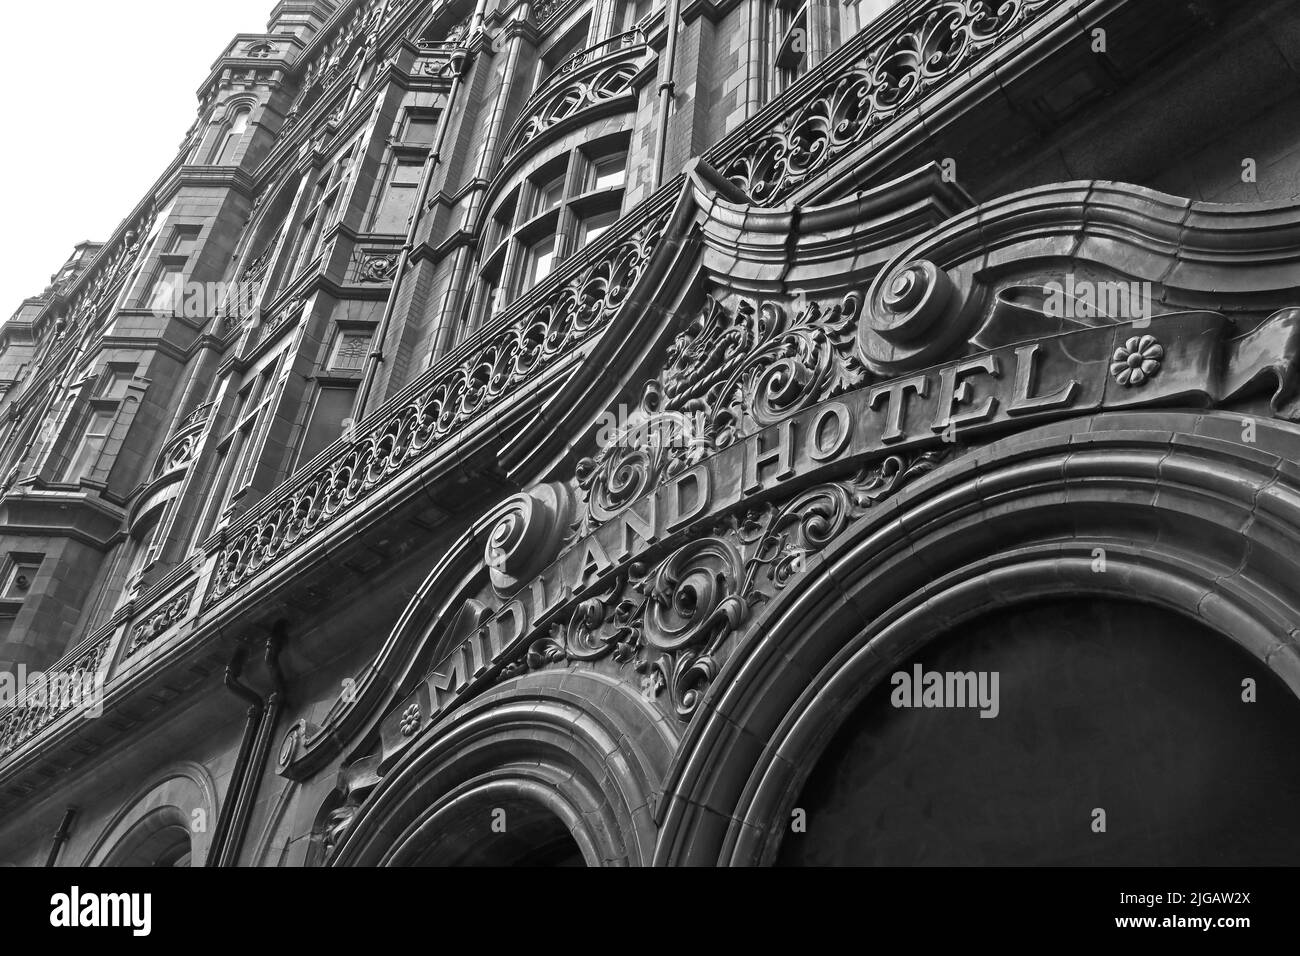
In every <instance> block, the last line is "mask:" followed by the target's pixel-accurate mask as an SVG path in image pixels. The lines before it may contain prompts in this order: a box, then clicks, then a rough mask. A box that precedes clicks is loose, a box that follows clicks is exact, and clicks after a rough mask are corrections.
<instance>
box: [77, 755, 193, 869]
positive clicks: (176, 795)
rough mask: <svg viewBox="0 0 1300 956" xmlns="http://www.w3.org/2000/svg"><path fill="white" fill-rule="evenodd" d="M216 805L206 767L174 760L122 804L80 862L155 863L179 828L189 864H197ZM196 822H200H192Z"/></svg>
mask: <svg viewBox="0 0 1300 956" xmlns="http://www.w3.org/2000/svg"><path fill="white" fill-rule="evenodd" d="M217 810H218V806H217V790H216V785H215V784H214V783H213V781H212V775H211V774H209V773H208V771H207V768H205V767H203V766H202V765H201V764H197V763H193V762H190V761H186V762H184V763H181V764H177V765H176V766H174V767H171V768H169V769H168V770H166V771H164V772H163V773H161V774H159V775H158V776H156V777H155V778H153V779H152V780H151V781H150V782H149V783H147V784H146V785H144V786H143V787H141V788H140V789H139V790H137V791H136V792H135V793H133V794H132V795H131V797H130V798H129V799H127V800H126V801H125V802H124V803H123V804H122V807H121V808H120V809H119V810H118V811H117V813H116V814H114V816H113V818H112V819H111V820H110V821H109V823H108V825H107V826H106V827H105V828H104V830H103V832H102V833H100V835H99V837H98V838H97V839H96V840H95V842H94V844H93V845H92V846H91V848H90V852H89V853H87V854H86V858H85V859H84V860H83V861H82V863H81V865H82V866H153V865H157V861H158V859H159V858H160V855H167V854H170V853H171V848H172V845H173V844H175V843H177V842H178V841H179V839H180V836H181V831H184V832H185V833H186V834H188V843H189V849H188V858H189V860H190V864H191V865H193V866H202V865H203V864H204V861H205V860H206V859H207V854H208V848H209V846H210V844H211V832H212V830H213V828H214V827H215V826H216V822H217ZM196 813H197V814H198V815H197V816H196ZM199 821H201V822H202V824H203V825H201V826H196V822H199ZM168 865H175V864H168Z"/></svg>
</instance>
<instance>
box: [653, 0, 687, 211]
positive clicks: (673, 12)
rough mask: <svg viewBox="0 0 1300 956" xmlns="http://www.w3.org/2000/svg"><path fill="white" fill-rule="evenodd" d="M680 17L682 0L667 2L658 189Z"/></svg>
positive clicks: (657, 155)
mask: <svg viewBox="0 0 1300 956" xmlns="http://www.w3.org/2000/svg"><path fill="white" fill-rule="evenodd" d="M681 17H682V0H668V13H667V14H666V15H665V20H664V23H665V24H666V25H667V27H668V46H667V49H665V50H664V60H665V64H664V65H665V68H666V70H667V78H666V79H665V80H664V81H663V82H662V83H660V84H659V148H658V149H657V150H656V153H655V184H654V188H655V189H658V188H659V187H660V186H662V185H663V184H664V169H665V167H666V166H667V162H668V157H667V155H666V153H667V152H668V115H669V113H670V112H671V111H672V107H673V94H674V93H675V92H676V90H677V84H676V82H675V81H674V79H673V77H674V76H675V75H676V73H677V25H678V21H680V20H681Z"/></svg>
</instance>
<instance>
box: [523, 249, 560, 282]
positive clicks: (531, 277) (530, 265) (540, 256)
mask: <svg viewBox="0 0 1300 956" xmlns="http://www.w3.org/2000/svg"><path fill="white" fill-rule="evenodd" d="M554 265H555V237H554V236H547V237H546V238H545V239H543V240H542V241H541V242H539V243H536V244H535V245H533V246H531V247H530V248H529V250H528V258H527V262H526V266H527V270H526V271H525V273H524V288H525V289H531V288H532V287H533V286H535V285H537V283H539V282H541V281H542V280H543V279H545V278H546V277H547V276H548V275H550V274H551V269H552V267H553V266H554Z"/></svg>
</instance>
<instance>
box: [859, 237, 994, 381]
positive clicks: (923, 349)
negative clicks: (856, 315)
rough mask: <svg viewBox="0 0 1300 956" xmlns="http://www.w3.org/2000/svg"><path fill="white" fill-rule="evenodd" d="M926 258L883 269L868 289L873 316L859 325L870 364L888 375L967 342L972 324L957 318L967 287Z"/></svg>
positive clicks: (861, 344)
mask: <svg viewBox="0 0 1300 956" xmlns="http://www.w3.org/2000/svg"><path fill="white" fill-rule="evenodd" d="M959 281H960V280H954V277H953V276H952V275H950V274H949V273H948V272H947V271H946V270H944V269H942V268H940V267H939V266H937V265H935V264H934V263H933V262H931V261H929V260H927V259H917V260H913V261H911V262H906V263H903V264H902V265H900V266H898V267H896V268H894V269H885V270H883V271H882V272H881V273H880V275H878V276H877V277H876V280H875V281H874V282H873V283H872V285H871V291H870V293H869V294H868V301H869V302H870V304H871V305H870V320H869V321H867V322H863V323H861V324H860V325H859V327H858V345H859V348H860V349H861V351H862V356H863V359H864V361H865V362H866V364H867V366H868V367H869V368H871V369H872V370H873V371H875V372H876V373H877V374H880V375H883V376H885V377H889V376H892V375H896V374H899V373H901V372H903V371H907V370H911V369H916V368H921V367H923V366H925V365H929V364H932V363H934V362H936V361H939V360H940V359H941V357H942V355H943V353H944V352H945V351H947V350H949V349H951V348H952V347H953V346H955V345H957V344H958V343H959V342H961V343H964V342H965V341H966V339H967V335H968V332H969V329H968V328H967V327H966V323H962V322H958V321H956V320H955V319H956V316H957V314H958V313H959V312H960V311H961V310H962V308H963V306H964V305H965V304H966V300H967V293H968V290H966V289H963V288H961V287H960V286H959V284H958V283H959Z"/></svg>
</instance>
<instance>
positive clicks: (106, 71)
mask: <svg viewBox="0 0 1300 956" xmlns="http://www.w3.org/2000/svg"><path fill="white" fill-rule="evenodd" d="M274 7H275V0H113V2H105V0H60V2H57V3H55V2H45V3H27V2H23V3H9V4H6V5H5V11H4V17H5V26H6V35H7V36H9V37H10V42H9V43H7V44H6V50H5V54H4V56H3V57H0V129H3V130H4V134H3V135H4V142H3V148H0V216H3V220H4V228H3V229H0V321H3V320H5V319H8V318H9V316H10V315H12V314H13V312H14V310H15V309H17V308H18V306H19V305H20V304H21V303H22V300H23V299H24V298H26V297H27V296H31V295H38V294H39V293H40V292H41V291H42V290H44V288H45V286H46V285H47V284H48V282H49V279H50V276H51V275H53V274H54V272H55V271H56V270H57V269H58V268H59V266H61V265H62V264H63V262H64V260H66V259H67V257H68V256H69V255H70V254H71V252H72V247H73V245H75V244H76V243H78V242H80V241H82V240H83V239H93V240H97V241H103V240H105V239H107V238H108V237H109V235H111V234H112V232H113V230H114V229H116V228H117V226H118V223H120V222H121V221H122V218H123V217H124V216H126V215H127V213H129V212H130V211H131V209H132V208H133V207H134V206H135V204H136V203H137V202H139V201H140V199H141V198H143V196H144V194H145V192H146V191H147V190H148V189H149V187H150V186H151V185H153V182H154V180H155V179H157V178H158V176H159V175H161V173H162V171H163V170H164V169H165V168H166V166H167V164H168V163H169V162H171V160H172V159H173V158H174V157H175V155H176V150H177V147H178V146H180V142H181V139H182V137H183V136H184V135H185V131H186V130H188V129H189V128H190V124H191V123H193V122H194V118H195V116H196V115H197V109H198V100H197V97H196V91H197V90H198V87H199V84H200V83H202V82H203V80H204V78H205V77H206V76H207V75H208V72H209V70H210V69H211V68H212V64H213V61H214V60H216V58H217V56H218V54H220V53H221V52H222V50H224V49H225V46H226V44H227V43H229V42H230V40H231V39H232V38H233V37H234V35H235V34H236V33H261V32H263V31H265V29H266V21H267V18H268V17H269V16H270V13H271V10H272V9H274Z"/></svg>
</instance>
